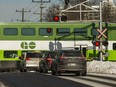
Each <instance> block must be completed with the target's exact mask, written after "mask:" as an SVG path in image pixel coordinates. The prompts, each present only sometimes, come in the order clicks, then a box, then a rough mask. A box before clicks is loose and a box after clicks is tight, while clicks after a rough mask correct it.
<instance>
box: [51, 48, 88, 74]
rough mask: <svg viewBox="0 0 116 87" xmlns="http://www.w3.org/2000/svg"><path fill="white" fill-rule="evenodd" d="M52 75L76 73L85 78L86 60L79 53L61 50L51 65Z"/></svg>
mask: <svg viewBox="0 0 116 87" xmlns="http://www.w3.org/2000/svg"><path fill="white" fill-rule="evenodd" d="M51 71H52V75H60V74H61V73H76V75H83V76H85V75H86V73H87V65H86V58H85V57H84V56H83V54H82V53H81V52H80V51H76V50H62V51H60V53H59V56H58V57H57V58H56V59H55V60H54V61H53V62H52V64H51Z"/></svg>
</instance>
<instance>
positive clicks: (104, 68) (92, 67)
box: [87, 60, 116, 74]
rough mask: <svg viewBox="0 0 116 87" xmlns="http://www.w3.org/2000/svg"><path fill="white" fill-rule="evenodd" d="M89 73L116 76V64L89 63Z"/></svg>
mask: <svg viewBox="0 0 116 87" xmlns="http://www.w3.org/2000/svg"><path fill="white" fill-rule="evenodd" d="M87 72H88V73H107V74H116V62H110V61H95V60H94V61H91V62H87Z"/></svg>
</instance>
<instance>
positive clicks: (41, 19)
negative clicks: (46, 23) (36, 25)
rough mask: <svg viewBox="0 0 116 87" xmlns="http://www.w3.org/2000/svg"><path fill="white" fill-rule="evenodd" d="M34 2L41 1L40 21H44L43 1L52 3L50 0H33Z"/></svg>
mask: <svg viewBox="0 0 116 87" xmlns="http://www.w3.org/2000/svg"><path fill="white" fill-rule="evenodd" d="M32 2H35V3H40V22H42V21H43V8H44V6H43V3H50V0H48V1H43V0H40V1H34V0H32Z"/></svg>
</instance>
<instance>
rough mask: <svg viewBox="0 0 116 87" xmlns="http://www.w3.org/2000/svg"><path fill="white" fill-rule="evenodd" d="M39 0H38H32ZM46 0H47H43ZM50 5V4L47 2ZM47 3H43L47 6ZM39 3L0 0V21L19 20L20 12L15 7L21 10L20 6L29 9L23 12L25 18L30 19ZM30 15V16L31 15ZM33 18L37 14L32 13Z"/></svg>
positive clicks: (37, 9)
mask: <svg viewBox="0 0 116 87" xmlns="http://www.w3.org/2000/svg"><path fill="white" fill-rule="evenodd" d="M34 1H40V0H34ZM44 1H48V0H44ZM57 1H58V0H52V3H54V2H55V3H56V2H57ZM49 5H50V4H49ZM49 5H48V4H46V3H45V4H44V6H46V8H47V6H49ZM39 6H40V5H39V3H32V0H0V22H10V21H12V20H21V12H16V9H17V10H19V11H21V10H22V8H25V10H27V11H29V10H31V12H30V13H28V12H27V13H25V16H26V17H25V18H26V19H27V20H30V19H29V18H30V17H33V15H32V13H33V12H36V13H37V12H39ZM31 15H32V16H31ZM34 17H35V18H37V17H38V15H37V14H36V15H34Z"/></svg>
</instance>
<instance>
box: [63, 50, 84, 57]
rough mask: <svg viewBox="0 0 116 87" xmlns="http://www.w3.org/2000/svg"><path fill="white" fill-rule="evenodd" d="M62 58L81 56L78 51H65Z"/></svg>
mask: <svg viewBox="0 0 116 87" xmlns="http://www.w3.org/2000/svg"><path fill="white" fill-rule="evenodd" d="M63 56H66V57H82V54H81V52H78V51H65V52H64V53H63Z"/></svg>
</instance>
